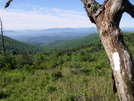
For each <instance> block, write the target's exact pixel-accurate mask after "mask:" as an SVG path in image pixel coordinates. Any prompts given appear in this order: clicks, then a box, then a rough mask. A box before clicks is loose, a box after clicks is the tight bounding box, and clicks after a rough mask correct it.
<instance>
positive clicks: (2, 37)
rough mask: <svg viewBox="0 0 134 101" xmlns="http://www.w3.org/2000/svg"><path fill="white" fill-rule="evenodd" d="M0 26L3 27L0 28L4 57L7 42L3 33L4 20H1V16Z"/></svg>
mask: <svg viewBox="0 0 134 101" xmlns="http://www.w3.org/2000/svg"><path fill="white" fill-rule="evenodd" d="M0 26H1V28H0V32H1V35H0V36H1V41H0V42H1V47H2V50H1V51H2V57H4V56H5V42H4V35H3V24H2V20H1V18H0Z"/></svg>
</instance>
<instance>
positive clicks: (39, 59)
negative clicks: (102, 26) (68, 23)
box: [0, 33, 134, 101]
mask: <svg viewBox="0 0 134 101" xmlns="http://www.w3.org/2000/svg"><path fill="white" fill-rule="evenodd" d="M124 34H125V35H124V39H125V43H126V44H127V46H128V48H129V49H130V51H131V52H132V54H133V56H134V48H133V46H134V41H133V40H134V33H124ZM6 38H7V39H6ZM94 38H95V39H94ZM94 38H93V37H92V40H95V41H96V42H94V41H91V42H90V40H89V39H88V38H87V37H85V38H80V39H77V40H79V41H77V40H73V43H72V44H71V42H70V44H71V47H68V48H66V47H64V46H66V45H69V44H68V42H67V43H66V42H65V43H64V44H63V43H62V44H61V47H60V45H58V46H57V47H56V46H55V49H54V48H50V47H49V48H47V47H45V46H34V45H30V44H26V43H21V42H18V41H14V40H11V39H9V38H8V37H5V42H7V43H5V45H6V50H7V51H6V56H5V57H0V77H1V78H0V101H83V100H82V99H86V101H118V98H117V96H116V94H114V93H113V87H112V85H113V84H112V75H111V68H110V65H109V62H108V58H107V56H106V53H105V51H104V48H103V46H102V44H101V41H99V37H98V38H96V36H95V37H94ZM84 39H85V40H84ZM7 40H11V42H8V41H7ZM81 40H83V41H81ZM87 40H89V41H87ZM78 42H81V43H78ZM9 43H10V44H9ZM59 47H60V48H59ZM113 99H114V100H113Z"/></svg>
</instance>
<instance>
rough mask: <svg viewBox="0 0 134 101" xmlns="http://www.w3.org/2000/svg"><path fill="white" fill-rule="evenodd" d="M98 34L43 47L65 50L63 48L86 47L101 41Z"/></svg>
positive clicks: (59, 41) (51, 43)
mask: <svg viewBox="0 0 134 101" xmlns="http://www.w3.org/2000/svg"><path fill="white" fill-rule="evenodd" d="M99 39H100V38H99V35H98V34H90V35H88V36H85V37H82V38H78V39H75V40H56V41H53V42H50V43H46V44H43V45H42V46H43V47H44V48H45V49H63V48H72V47H76V46H81V45H86V44H89V43H92V42H96V41H99Z"/></svg>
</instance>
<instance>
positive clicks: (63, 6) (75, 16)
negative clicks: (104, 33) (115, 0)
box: [0, 0, 134, 30]
mask: <svg viewBox="0 0 134 101" xmlns="http://www.w3.org/2000/svg"><path fill="white" fill-rule="evenodd" d="M6 1H7V0H0V17H1V19H2V22H3V27H4V30H41V29H49V28H83V27H95V25H94V24H92V23H91V22H90V21H89V18H88V17H87V14H86V12H85V9H84V8H83V4H82V2H81V1H80V0H13V2H11V5H10V6H9V7H8V8H7V9H4V5H5V3H6ZM96 1H97V2H99V3H102V2H103V0H96ZM129 1H130V2H131V3H132V4H134V0H129ZM120 27H134V19H133V18H131V17H130V16H129V15H128V14H123V18H122V20H121V24H120Z"/></svg>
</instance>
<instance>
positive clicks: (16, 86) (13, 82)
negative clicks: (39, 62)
mask: <svg viewBox="0 0 134 101" xmlns="http://www.w3.org/2000/svg"><path fill="white" fill-rule="evenodd" d="M72 70H73V71H74V69H73V68H67V67H62V68H61V67H57V68H55V69H49V70H31V71H28V70H24V69H21V70H17V69H16V70H10V71H4V70H3V71H0V76H1V78H0V101H77V99H82V98H83V99H86V101H118V99H117V98H116V96H115V95H114V93H113V91H112V80H111V71H110V69H107V70H105V71H104V72H105V73H104V75H102V76H99V75H96V76H95V75H92V74H91V75H87V74H85V73H83V72H77V74H76V73H75V72H72ZM75 71H76V70H75ZM78 101H79V100H78ZM80 101H83V100H80Z"/></svg>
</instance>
